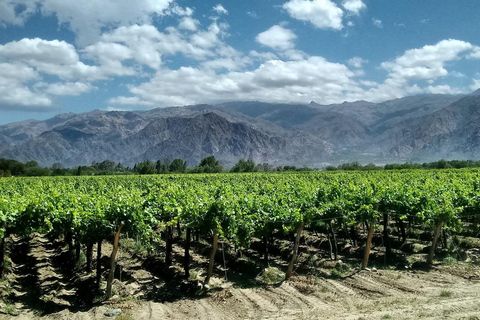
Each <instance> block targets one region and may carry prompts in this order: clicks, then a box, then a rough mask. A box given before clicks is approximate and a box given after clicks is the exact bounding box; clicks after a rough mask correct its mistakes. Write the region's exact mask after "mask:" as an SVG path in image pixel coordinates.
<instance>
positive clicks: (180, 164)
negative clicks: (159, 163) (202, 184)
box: [168, 159, 187, 173]
mask: <svg viewBox="0 0 480 320" xmlns="http://www.w3.org/2000/svg"><path fill="white" fill-rule="evenodd" d="M168 170H169V171H170V172H175V173H183V172H185V171H186V170H187V162H186V161H183V160H182V159H174V160H173V161H172V163H170V166H169V167H168Z"/></svg>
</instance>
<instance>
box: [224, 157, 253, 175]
mask: <svg viewBox="0 0 480 320" xmlns="http://www.w3.org/2000/svg"><path fill="white" fill-rule="evenodd" d="M254 171H255V162H253V161H252V160H243V159H240V160H239V161H238V162H237V164H236V165H234V166H233V167H232V168H231V169H230V172H254Z"/></svg>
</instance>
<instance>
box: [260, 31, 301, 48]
mask: <svg viewBox="0 0 480 320" xmlns="http://www.w3.org/2000/svg"><path fill="white" fill-rule="evenodd" d="M296 38H297V36H296V35H295V33H293V31H291V30H289V29H286V28H284V27H282V26H279V25H275V26H273V27H271V28H270V29H268V30H267V31H264V32H262V33H259V34H258V35H257V38H256V40H257V42H258V43H260V44H262V45H264V46H267V47H270V48H273V49H276V50H288V49H293V48H294V47H295V44H294V42H293V41H294V40H295V39H296Z"/></svg>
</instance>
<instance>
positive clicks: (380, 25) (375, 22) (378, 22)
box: [372, 18, 383, 28]
mask: <svg viewBox="0 0 480 320" xmlns="http://www.w3.org/2000/svg"><path fill="white" fill-rule="evenodd" d="M372 23H373V25H374V26H375V27H377V28H383V23H382V20H380V19H376V18H372Z"/></svg>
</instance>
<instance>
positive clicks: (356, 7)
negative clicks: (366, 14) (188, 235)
mask: <svg viewBox="0 0 480 320" xmlns="http://www.w3.org/2000/svg"><path fill="white" fill-rule="evenodd" d="M342 5H343V7H344V8H345V9H346V10H348V11H349V12H351V13H352V14H359V13H360V11H361V10H363V9H365V8H366V7H367V6H366V5H365V3H363V1H362V0H345V1H343V3H342Z"/></svg>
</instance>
